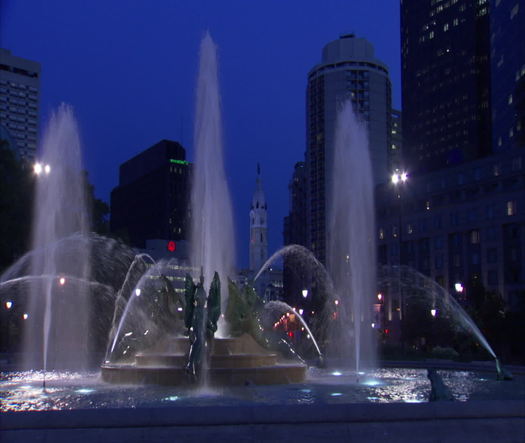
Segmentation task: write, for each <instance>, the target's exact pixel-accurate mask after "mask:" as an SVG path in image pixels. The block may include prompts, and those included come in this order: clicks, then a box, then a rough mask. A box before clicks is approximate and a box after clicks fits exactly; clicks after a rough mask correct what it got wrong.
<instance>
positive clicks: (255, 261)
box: [250, 163, 268, 272]
mask: <svg viewBox="0 0 525 443" xmlns="http://www.w3.org/2000/svg"><path fill="white" fill-rule="evenodd" d="M267 209H268V208H267V205H266V197H265V195H264V191H263V187H262V180H261V165H260V164H259V163H257V178H256V182H255V192H254V193H253V197H252V205H251V209H250V270H251V271H254V272H257V271H258V270H259V268H260V267H261V266H262V265H263V264H264V262H265V261H266V259H267V258H268V225H267V220H268V218H267Z"/></svg>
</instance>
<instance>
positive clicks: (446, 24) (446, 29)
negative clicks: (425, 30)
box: [443, 23, 448, 32]
mask: <svg viewBox="0 0 525 443" xmlns="http://www.w3.org/2000/svg"><path fill="white" fill-rule="evenodd" d="M443 31H445V32H447V31H448V23H445V25H444V26H443Z"/></svg>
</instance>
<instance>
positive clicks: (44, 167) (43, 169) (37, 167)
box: [33, 162, 51, 176]
mask: <svg viewBox="0 0 525 443" xmlns="http://www.w3.org/2000/svg"><path fill="white" fill-rule="evenodd" d="M33 172H34V173H35V175H37V176H40V175H49V173H50V172H51V166H50V165H49V164H47V163H45V164H44V163H40V162H36V163H35V164H34V165H33Z"/></svg>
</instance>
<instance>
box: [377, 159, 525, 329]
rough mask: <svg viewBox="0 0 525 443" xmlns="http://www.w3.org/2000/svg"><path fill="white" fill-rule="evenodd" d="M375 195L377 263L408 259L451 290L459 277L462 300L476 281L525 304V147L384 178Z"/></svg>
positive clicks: (512, 304) (517, 305)
mask: <svg viewBox="0 0 525 443" xmlns="http://www.w3.org/2000/svg"><path fill="white" fill-rule="evenodd" d="M376 201H377V208H378V210H377V223H376V224H377V243H378V261H379V264H380V265H400V264H401V265H407V266H409V267H410V268H413V269H415V270H417V271H419V272H421V273H422V274H424V275H427V276H429V277H431V278H432V279H433V280H435V281H436V282H437V283H439V284H440V285H441V286H443V287H444V288H446V289H448V290H449V291H450V292H451V293H453V294H455V293H456V284H457V283H460V284H461V285H462V287H465V288H466V300H468V295H469V294H468V291H469V287H471V286H472V285H473V284H474V283H477V284H479V283H481V284H482V286H483V287H485V288H486V289H489V290H493V291H497V292H498V293H500V294H501V295H502V296H503V298H504V301H505V302H506V305H507V306H508V307H509V309H511V310H519V309H524V306H525V265H524V263H525V261H524V257H525V255H524V254H525V152H524V150H523V149H509V150H506V151H502V152H501V153H500V154H495V155H492V156H490V157H487V158H485V159H480V160H476V161H472V162H469V163H468V164H464V165H459V166H456V167H453V168H448V169H444V170H441V171H436V172H434V173H429V174H425V175H423V176H419V177H412V178H411V179H410V181H408V182H406V183H405V184H401V183H400V184H398V185H397V187H396V186H395V185H393V184H385V185H382V186H381V187H378V188H377V190H376ZM388 306H389V309H390V310H391V309H394V310H395V309H396V307H400V302H399V300H395V301H394V302H393V303H392V302H391V301H389V305H388ZM394 314H395V313H394ZM391 317H392V312H387V318H390V319H391Z"/></svg>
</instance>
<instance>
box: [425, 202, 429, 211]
mask: <svg viewBox="0 0 525 443" xmlns="http://www.w3.org/2000/svg"><path fill="white" fill-rule="evenodd" d="M425 207H426V208H427V211H430V200H427V202H426V204H425Z"/></svg>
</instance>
